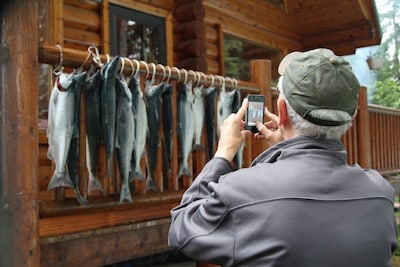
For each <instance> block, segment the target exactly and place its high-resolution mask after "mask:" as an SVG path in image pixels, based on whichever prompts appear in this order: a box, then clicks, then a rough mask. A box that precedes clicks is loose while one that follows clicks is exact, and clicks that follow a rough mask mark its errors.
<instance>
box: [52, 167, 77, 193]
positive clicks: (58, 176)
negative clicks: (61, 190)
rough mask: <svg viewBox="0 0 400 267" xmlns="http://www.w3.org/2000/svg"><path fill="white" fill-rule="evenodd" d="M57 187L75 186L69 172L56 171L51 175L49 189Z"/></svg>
mask: <svg viewBox="0 0 400 267" xmlns="http://www.w3.org/2000/svg"><path fill="white" fill-rule="evenodd" d="M57 187H72V188H73V187H74V185H73V184H72V181H71V178H70V177H69V175H68V173H60V172H54V175H53V177H51V180H50V182H49V185H48V186H47V191H50V190H52V189H54V188H57Z"/></svg>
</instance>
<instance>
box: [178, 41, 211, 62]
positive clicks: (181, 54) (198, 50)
mask: <svg viewBox="0 0 400 267" xmlns="http://www.w3.org/2000/svg"><path fill="white" fill-rule="evenodd" d="M174 50H175V53H176V54H177V57H178V58H187V57H204V56H205V54H206V51H207V47H206V44H205V43H204V42H203V41H201V40H187V41H182V42H178V44H176V45H175V47H174Z"/></svg>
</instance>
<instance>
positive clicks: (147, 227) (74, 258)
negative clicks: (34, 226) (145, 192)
mask: <svg viewBox="0 0 400 267" xmlns="http://www.w3.org/2000/svg"><path fill="white" fill-rule="evenodd" d="M169 225H170V219H169V218H168V219H160V220H152V221H147V222H139V223H131V224H127V225H124V226H118V227H110V228H103V229H98V230H96V231H88V232H83V233H80V234H79V235H78V234H71V235H64V236H62V237H59V238H57V237H56V238H53V237H51V238H42V239H41V252H42V253H41V255H42V256H41V265H40V266H42V267H46V266H51V267H57V266H104V265H108V264H113V263H116V262H122V261H127V260H131V259H135V258H139V257H144V256H148V255H153V254H156V253H160V252H165V251H169V250H170V249H169V248H168V240H167V236H168V229H169Z"/></svg>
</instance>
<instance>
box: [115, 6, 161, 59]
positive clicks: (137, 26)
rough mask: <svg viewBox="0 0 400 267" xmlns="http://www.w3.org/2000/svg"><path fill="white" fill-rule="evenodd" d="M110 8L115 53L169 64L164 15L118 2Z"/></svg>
mask: <svg viewBox="0 0 400 267" xmlns="http://www.w3.org/2000/svg"><path fill="white" fill-rule="evenodd" d="M109 12H110V37H111V38H110V39H111V41H110V49H111V55H113V56H114V55H120V56H123V57H128V58H130V59H137V60H144V61H146V62H153V63H160V64H163V65H165V64H166V52H165V50H166V49H165V20H164V18H161V17H157V16H153V15H149V14H146V13H143V12H139V11H135V10H131V9H128V8H124V7H120V6H117V5H110V6H109Z"/></svg>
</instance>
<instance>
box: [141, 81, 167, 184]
mask: <svg viewBox="0 0 400 267" xmlns="http://www.w3.org/2000/svg"><path fill="white" fill-rule="evenodd" d="M162 90H163V83H160V84H158V85H153V83H152V82H149V81H146V86H145V90H144V95H145V99H146V102H147V122H148V128H149V134H148V135H147V140H146V146H147V153H146V155H147V165H148V172H147V174H148V175H147V178H146V190H153V191H155V192H158V189H157V186H156V184H155V177H154V171H155V169H156V164H157V158H158V147H159V145H160V109H161V108H160V105H161V94H162Z"/></svg>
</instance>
